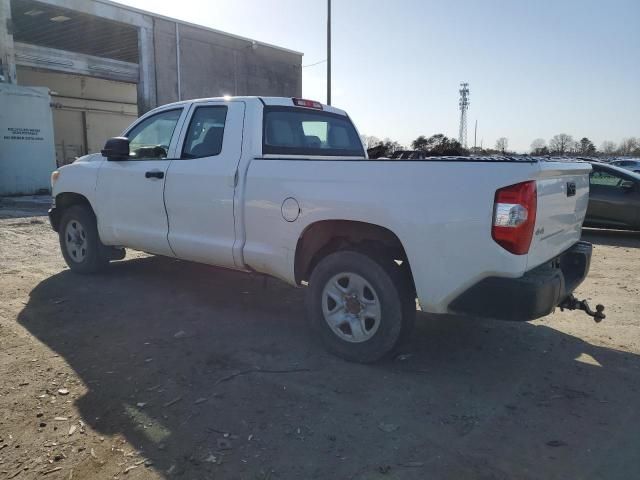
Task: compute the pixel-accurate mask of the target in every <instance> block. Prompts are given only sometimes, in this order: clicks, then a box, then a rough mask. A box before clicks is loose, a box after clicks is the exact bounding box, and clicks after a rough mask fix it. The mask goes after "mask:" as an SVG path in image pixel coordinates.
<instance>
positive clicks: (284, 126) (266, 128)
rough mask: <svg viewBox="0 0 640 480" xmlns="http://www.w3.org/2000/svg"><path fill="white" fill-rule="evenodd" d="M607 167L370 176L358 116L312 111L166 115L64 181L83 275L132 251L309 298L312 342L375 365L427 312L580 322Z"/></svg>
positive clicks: (431, 166) (556, 165)
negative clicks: (274, 283)
mask: <svg viewBox="0 0 640 480" xmlns="http://www.w3.org/2000/svg"><path fill="white" fill-rule="evenodd" d="M590 171H591V166H590V165H589V164H587V163H581V162H577V161H576V162H566V161H563V162H560V161H547V160H543V159H537V158H531V157H524V158H509V157H434V158H428V159H422V160H391V159H384V158H381V159H375V160H373V159H369V158H368V157H367V154H366V151H365V149H364V147H363V144H362V141H361V139H360V136H359V134H358V131H357V130H356V127H355V126H354V125H353V123H352V122H351V120H350V118H349V116H348V115H347V113H345V112H344V111H343V110H340V109H338V108H335V107H332V106H327V105H323V104H321V103H318V102H315V101H310V100H304V99H298V98H275V97H271V98H268V97H231V98H230V97H224V98H210V99H199V100H189V101H182V102H178V103H173V104H170V105H165V106H162V107H159V108H156V109H155V110H152V111H150V112H148V113H147V114H145V115H144V116H142V117H141V118H139V119H138V120H137V121H136V122H135V123H134V124H133V125H131V126H130V127H129V128H128V129H127V130H126V131H124V132H123V133H122V135H121V136H120V137H115V138H112V139H109V140H108V141H107V143H106V145H105V148H104V149H103V150H102V152H101V153H95V154H90V155H87V156H84V157H81V158H79V159H77V160H76V161H75V162H74V163H73V164H71V165H67V166H64V167H62V168H60V169H59V170H57V171H55V172H53V174H52V191H53V199H54V205H53V207H52V208H51V210H50V212H49V216H50V220H51V225H52V227H53V229H54V230H55V231H56V232H58V234H59V237H60V248H61V250H62V255H63V256H64V259H65V261H66V263H67V264H68V265H69V267H70V269H71V270H72V271H74V272H79V273H91V272H96V271H98V270H100V269H102V268H104V267H106V266H107V264H108V263H109V262H110V261H111V260H119V259H122V258H124V254H125V248H131V249H136V250H141V251H144V252H148V253H151V254H156V255H164V256H167V257H174V258H178V259H182V260H187V261H193V262H200V263H204V264H208V265H215V266H219V267H225V268H230V269H235V270H240V271H243V272H257V273H260V274H264V275H269V276H272V277H277V278H279V279H281V280H283V281H285V282H287V283H289V284H290V285H292V286H300V287H304V288H306V300H307V312H308V318H309V320H310V323H311V325H312V331H313V332H315V335H317V337H319V338H320V339H321V340H322V342H323V343H324V345H325V346H326V347H327V348H328V349H329V350H330V351H332V352H333V353H335V354H337V355H339V356H341V357H343V358H345V359H347V360H351V361H357V362H373V361H376V360H378V359H380V358H382V357H384V356H386V355H388V354H390V353H391V352H393V351H394V350H395V349H396V347H397V346H398V345H399V344H401V343H402V342H403V341H404V340H406V339H408V338H409V337H410V336H411V332H412V327H413V324H414V319H415V317H416V309H417V308H416V298H417V300H418V302H419V306H420V308H421V310H422V311H424V312H429V313H432V314H449V313H454V314H462V315H470V316H475V317H489V318H495V319H503V320H532V319H535V318H539V317H542V316H545V315H547V314H549V313H551V312H553V311H554V309H555V308H556V307H561V308H565V307H566V308H581V309H583V310H586V311H588V312H590V314H591V315H592V316H595V318H596V319H597V320H599V319H601V318H603V317H604V314H603V313H602V308H601V306H598V311H597V312H592V311H591V310H590V309H589V307H588V305H587V304H586V302H581V301H578V300H577V299H576V298H575V297H573V295H572V292H573V290H574V289H575V288H576V287H577V286H578V285H579V284H580V283H581V282H582V281H583V279H584V278H585V276H586V275H587V272H588V270H589V264H590V259H591V245H590V244H588V243H586V242H582V241H580V233H581V227H582V222H583V220H584V216H585V212H586V210H587V203H588V195H589V172H590Z"/></svg>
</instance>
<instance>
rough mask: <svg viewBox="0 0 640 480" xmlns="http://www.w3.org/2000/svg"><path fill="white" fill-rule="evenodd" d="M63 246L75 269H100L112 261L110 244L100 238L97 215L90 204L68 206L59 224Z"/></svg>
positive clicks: (61, 247)
mask: <svg viewBox="0 0 640 480" xmlns="http://www.w3.org/2000/svg"><path fill="white" fill-rule="evenodd" d="M58 236H59V238H60V249H61V250H62V256H63V257H64V260H65V262H67V265H68V266H69V268H70V269H71V270H72V271H74V272H79V273H93V272H97V271H99V270H101V269H103V268H104V267H106V266H107V264H108V263H109V256H108V250H107V247H105V246H104V245H103V244H102V242H101V241H100V237H99V236H98V228H97V224H96V217H95V215H94V214H93V211H91V209H90V208H89V207H86V206H84V205H73V206H71V207H69V208H67V209H66V210H65V211H64V212H63V214H62V218H61V219H60V225H59V227H58Z"/></svg>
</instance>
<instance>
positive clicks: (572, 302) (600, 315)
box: [559, 295, 607, 323]
mask: <svg viewBox="0 0 640 480" xmlns="http://www.w3.org/2000/svg"><path fill="white" fill-rule="evenodd" d="M559 307H560V310H561V311H564V309H565V308H566V309H567V310H582V311H583V312H585V313H586V314H587V315H589V316H590V317H593V319H594V320H595V322H596V323H600V322H601V321H602V320H604V319H605V318H606V317H607V316H606V315H605V314H604V305H601V304H598V305H596V311H595V312H594V311H593V310H591V307H589V304H588V303H587V301H586V300H578V299H577V298H576V297H574V296H573V295H569V296H568V297H567V298H565V299H564V300H563V301H562V302H561V303H560V305H559Z"/></svg>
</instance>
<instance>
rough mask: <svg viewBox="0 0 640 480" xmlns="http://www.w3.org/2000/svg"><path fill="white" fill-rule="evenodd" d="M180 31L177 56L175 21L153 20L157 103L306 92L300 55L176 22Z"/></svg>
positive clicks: (178, 33) (294, 94)
mask: <svg viewBox="0 0 640 480" xmlns="http://www.w3.org/2000/svg"><path fill="white" fill-rule="evenodd" d="M177 35H178V37H179V44H180V51H179V55H178V54H177V52H176V24H175V23H174V22H171V21H167V20H164V19H159V18H156V19H154V49H155V52H156V58H157V59H158V61H157V62H156V66H155V67H156V88H157V101H158V104H159V105H162V104H165V103H170V102H173V101H176V100H179V99H182V100H186V99H190V98H201V97H219V96H223V95H264V96H288V97H292V96H300V95H302V72H301V62H302V56H301V55H300V54H297V53H293V52H288V51H285V50H281V49H277V48H274V47H270V46H267V45H263V44H256V43H253V42H251V41H248V40H244V39H240V38H236V37H232V36H228V35H224V34H221V33H217V32H214V31H210V30H206V29H201V28H198V27H195V26H191V25H186V24H178V27H177ZM178 57H179V61H180V72H179V73H178V69H177V67H176V66H177V64H178V63H177V62H178ZM178 90H180V91H178Z"/></svg>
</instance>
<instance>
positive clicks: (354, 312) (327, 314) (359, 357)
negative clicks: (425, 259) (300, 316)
mask: <svg viewBox="0 0 640 480" xmlns="http://www.w3.org/2000/svg"><path fill="white" fill-rule="evenodd" d="M307 310H308V313H309V317H310V320H311V323H312V325H313V327H314V330H315V331H316V332H317V333H318V334H319V336H320V338H321V340H322V342H323V344H324V345H325V346H326V348H327V349H328V350H330V351H331V352H332V353H334V354H336V355H338V356H340V357H342V358H344V359H346V360H349V361H354V362H360V363H370V362H374V361H376V360H379V359H381V358H382V357H384V356H385V355H387V354H389V353H391V352H392V351H393V350H394V349H395V348H396V346H397V345H398V344H399V343H400V342H401V341H402V340H404V339H405V338H406V337H407V336H408V335H407V334H408V332H409V331H410V330H411V329H412V327H413V323H414V319H415V310H416V309H415V300H414V298H413V294H412V293H411V289H409V288H406V282H405V281H404V280H403V277H402V275H401V272H400V271H399V269H397V268H394V266H392V265H387V264H386V263H384V264H382V263H378V262H377V261H376V260H374V259H373V258H372V257H371V256H368V255H366V254H364V253H361V252H358V251H351V250H347V251H339V252H336V253H332V254H330V255H328V256H326V257H325V258H323V259H322V260H321V261H320V262H319V263H318V264H317V265H316V267H315V268H314V270H313V272H312V274H311V278H310V280H309V289H308V291H307Z"/></svg>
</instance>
